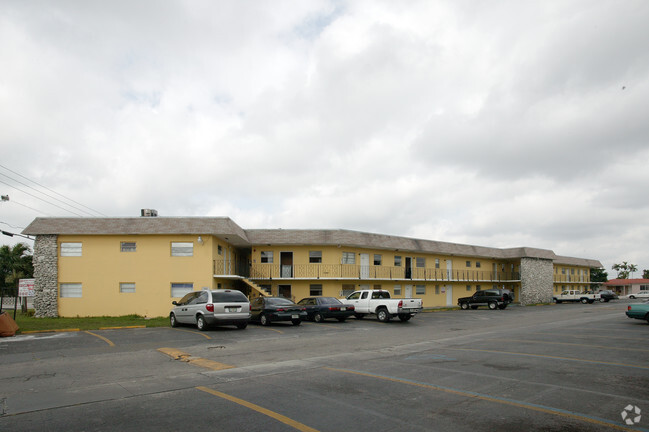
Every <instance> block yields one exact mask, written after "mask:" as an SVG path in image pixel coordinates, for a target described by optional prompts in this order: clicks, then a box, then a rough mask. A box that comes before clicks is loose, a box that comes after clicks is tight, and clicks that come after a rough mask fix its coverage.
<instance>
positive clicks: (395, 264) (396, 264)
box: [394, 255, 401, 267]
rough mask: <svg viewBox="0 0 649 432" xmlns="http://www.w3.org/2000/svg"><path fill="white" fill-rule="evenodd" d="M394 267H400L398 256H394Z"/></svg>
mask: <svg viewBox="0 0 649 432" xmlns="http://www.w3.org/2000/svg"><path fill="white" fill-rule="evenodd" d="M394 266H395V267H401V257H400V256H398V255H395V256H394Z"/></svg>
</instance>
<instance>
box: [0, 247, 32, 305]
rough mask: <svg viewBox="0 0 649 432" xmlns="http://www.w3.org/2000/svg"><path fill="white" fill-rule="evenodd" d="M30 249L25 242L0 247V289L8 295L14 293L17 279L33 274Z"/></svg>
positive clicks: (29, 276) (16, 287) (16, 288)
mask: <svg viewBox="0 0 649 432" xmlns="http://www.w3.org/2000/svg"><path fill="white" fill-rule="evenodd" d="M30 252H31V249H30V248H29V246H27V245H26V244H25V243H18V244H15V245H14V246H13V247H9V246H7V245H4V246H1V247H0V290H1V291H2V292H3V293H6V294H9V295H14V296H15V295H16V291H17V290H18V281H19V280H20V279H22V278H31V277H33V275H34V266H33V263H32V256H31V255H30V254H29V253H30Z"/></svg>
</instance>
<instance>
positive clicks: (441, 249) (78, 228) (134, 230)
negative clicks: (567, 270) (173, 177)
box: [23, 217, 602, 267]
mask: <svg viewBox="0 0 649 432" xmlns="http://www.w3.org/2000/svg"><path fill="white" fill-rule="evenodd" d="M23 234H27V235H42V234H58V235H119V234H123V235H145V234H193V235H213V236H216V237H219V238H221V239H223V240H224V241H227V242H228V243H230V244H232V245H234V246H238V247H246V246H248V247H249V246H251V245H262V244H269V245H270V244H272V245H323V246H326V245H336V246H337V245H340V246H344V247H359V248H371V249H383V250H399V251H404V252H413V253H417V252H419V253H431V254H439V255H451V256H466V257H481V258H492V259H520V258H540V259H549V260H553V261H555V262H556V263H559V264H565V265H580V266H588V267H602V265H601V263H600V262H599V261H597V260H591V259H582V258H570V257H561V256H557V255H555V253H554V252H553V251H551V250H548V249H537V248H529V247H521V248H508V249H499V248H492V247H484V246H473V245H466V244H459V243H448V242H440V241H434V240H422V239H415V238H409V237H399V236H391V235H386V234H374V233H367V232H361V231H351V230H343V229H336V230H331V229H324V230H309V229H249V230H244V229H242V228H241V227H240V226H239V225H237V224H236V223H235V222H234V221H232V219H230V218H228V217H135V218H36V219H35V220H34V221H33V222H32V223H31V224H29V226H28V227H27V228H25V230H24V231H23Z"/></svg>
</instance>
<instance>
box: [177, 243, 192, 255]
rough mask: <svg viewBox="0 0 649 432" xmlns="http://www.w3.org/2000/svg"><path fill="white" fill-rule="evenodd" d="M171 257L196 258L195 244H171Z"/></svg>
mask: <svg viewBox="0 0 649 432" xmlns="http://www.w3.org/2000/svg"><path fill="white" fill-rule="evenodd" d="M171 256H183V257H187V256H194V243H187V242H171Z"/></svg>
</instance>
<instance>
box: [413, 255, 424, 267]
mask: <svg viewBox="0 0 649 432" xmlns="http://www.w3.org/2000/svg"><path fill="white" fill-rule="evenodd" d="M415 261H416V266H417V267H419V268H424V267H426V258H424V257H417V258H416V259H415Z"/></svg>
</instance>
